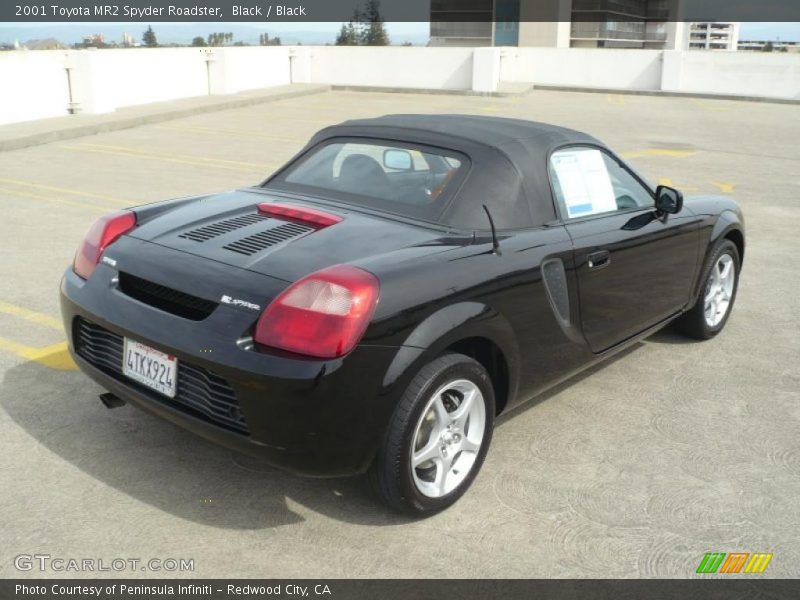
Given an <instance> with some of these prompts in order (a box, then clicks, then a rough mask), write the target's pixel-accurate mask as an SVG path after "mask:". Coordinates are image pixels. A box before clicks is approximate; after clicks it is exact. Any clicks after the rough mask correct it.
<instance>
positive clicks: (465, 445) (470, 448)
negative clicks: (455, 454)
mask: <svg viewBox="0 0 800 600" xmlns="http://www.w3.org/2000/svg"><path fill="white" fill-rule="evenodd" d="M480 449H481V445H480V443H476V442H473V441H472V440H471V439H469V438H468V437H466V436H464V438H463V439H462V440H461V451H462V452H473V453H475V454H477V453H478V450H480Z"/></svg>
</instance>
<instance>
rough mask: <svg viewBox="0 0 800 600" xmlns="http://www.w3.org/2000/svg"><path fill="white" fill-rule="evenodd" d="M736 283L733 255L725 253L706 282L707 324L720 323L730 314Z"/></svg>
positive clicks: (713, 325) (710, 325)
mask: <svg viewBox="0 0 800 600" xmlns="http://www.w3.org/2000/svg"><path fill="white" fill-rule="evenodd" d="M735 283H736V268H735V267H734V262H733V257H732V256H731V255H730V254H723V255H722V256H720V257H719V259H717V262H716V263H715V264H714V267H713V268H712V269H711V273H710V274H709V276H708V283H707V284H706V294H705V304H704V305H703V312H704V314H705V319H706V325H708V326H709V327H716V326H717V325H719V324H720V323H721V322H722V320H723V319H724V318H725V315H726V314H728V309H729V308H730V306H731V299H732V298H733V289H734V285H735Z"/></svg>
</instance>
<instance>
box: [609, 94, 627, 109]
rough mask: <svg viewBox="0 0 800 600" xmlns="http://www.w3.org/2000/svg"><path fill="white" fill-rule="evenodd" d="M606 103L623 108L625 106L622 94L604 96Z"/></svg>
mask: <svg viewBox="0 0 800 600" xmlns="http://www.w3.org/2000/svg"><path fill="white" fill-rule="evenodd" d="M606 102H608V103H609V104H614V105H616V106H623V105H624V104H625V96H623V95H622V94H606Z"/></svg>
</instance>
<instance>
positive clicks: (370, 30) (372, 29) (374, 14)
mask: <svg viewBox="0 0 800 600" xmlns="http://www.w3.org/2000/svg"><path fill="white" fill-rule="evenodd" d="M360 21H361V22H362V26H361V31H360V36H359V37H360V39H359V42H360V44H361V45H362V46H388V45H389V34H388V33H386V27H385V26H384V24H383V18H382V17H381V3H380V0H367V5H366V8H365V9H364V12H363V13H361V19H360Z"/></svg>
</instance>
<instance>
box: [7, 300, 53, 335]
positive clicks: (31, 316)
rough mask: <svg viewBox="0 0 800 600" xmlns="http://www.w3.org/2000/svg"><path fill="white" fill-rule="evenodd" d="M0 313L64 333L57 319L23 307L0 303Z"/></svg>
mask: <svg viewBox="0 0 800 600" xmlns="http://www.w3.org/2000/svg"><path fill="white" fill-rule="evenodd" d="M0 313H5V314H7V315H11V316H12V317H18V318H20V319H25V320H26V321H30V322H31V323H36V324H37V325H44V326H45V327H50V328H51V329H56V330H58V331H64V326H63V325H62V324H61V321H60V320H59V319H56V318H55V317H51V316H50V315H46V314H44V313H40V312H36V311H35V310H31V309H29V308H25V307H23V306H17V305H15V304H9V303H8V302H3V301H0Z"/></svg>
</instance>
